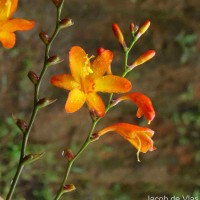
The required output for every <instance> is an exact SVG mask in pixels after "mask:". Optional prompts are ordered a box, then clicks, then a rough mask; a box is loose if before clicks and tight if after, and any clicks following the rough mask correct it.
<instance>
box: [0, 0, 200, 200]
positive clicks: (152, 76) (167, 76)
mask: <svg viewBox="0 0 200 200" xmlns="http://www.w3.org/2000/svg"><path fill="white" fill-rule="evenodd" d="M55 14H56V12H55V7H54V5H53V3H52V2H51V0H44V1H42V0H40V1H39V0H36V1H26V0H20V1H19V8H18V11H17V13H16V15H15V16H17V17H23V18H26V19H33V20H35V22H36V26H35V29H34V30H32V31H29V32H25V33H22V32H20V33H18V34H17V44H16V46H15V47H14V48H13V49H11V50H5V49H3V48H2V47H1V48H0V64H1V66H0V111H1V112H0V150H1V153H0V196H3V197H5V196H6V194H7V192H8V189H9V185H10V182H11V180H12V177H13V175H14V173H15V169H16V165H17V162H18V159H19V151H20V145H21V138H22V136H21V134H20V132H19V130H18V128H16V126H15V124H14V122H13V119H12V117H11V116H12V114H14V115H16V116H18V117H21V118H24V119H26V121H28V120H29V117H30V112H31V109H32V98H33V87H32V84H31V83H30V81H29V80H28V78H27V77H26V75H27V73H28V71H29V70H33V71H35V72H36V73H39V72H40V70H41V67H42V64H43V55H44V45H43V44H42V42H41V41H40V39H39V37H38V33H39V32H40V31H42V30H43V31H46V32H48V33H52V30H53V29H54V25H55ZM63 17H69V18H72V19H73V21H74V26H72V27H70V28H68V29H66V30H63V31H62V32H61V33H60V34H59V36H58V37H57V39H56V41H55V43H54V45H53V47H52V50H51V54H52V55H54V54H58V55H59V56H61V57H62V58H64V59H65V61H64V62H63V63H62V64H60V65H57V66H53V67H51V68H50V69H49V70H48V72H47V74H46V77H45V79H44V81H43V84H42V88H41V92H40V97H45V96H48V97H52V98H58V101H57V102H56V103H55V104H53V105H52V106H50V107H48V108H45V110H42V111H41V112H40V113H39V114H38V117H37V119H36V121H35V124H34V127H33V130H32V133H31V137H30V140H29V145H28V149H27V153H40V152H43V151H45V152H46V154H45V156H44V157H43V158H42V159H40V160H38V161H37V162H35V163H34V164H32V165H29V166H27V167H26V168H25V169H24V171H23V174H22V176H21V178H20V182H19V184H18V186H17V189H16V192H15V196H14V198H13V199H16V200H24V199H28V200H35V199H40V200H50V199H53V197H54V196H55V194H56V192H57V190H58V188H59V185H60V182H61V180H62V177H63V174H64V171H65V167H66V164H67V161H66V159H65V158H63V157H62V155H61V152H62V151H63V149H65V148H67V147H70V148H71V149H72V150H73V151H74V152H77V150H78V149H79V148H80V145H81V144H82V143H83V141H84V139H85V138H86V137H87V132H88V130H89V126H90V117H89V114H88V111H87V108H86V106H84V108H82V109H81V110H80V111H78V112H77V113H75V114H66V113H65V111H64V104H65V101H66V97H67V94H66V92H65V91H64V90H61V89H57V88H54V87H53V86H51V85H50V82H49V80H50V78H51V77H52V76H53V75H55V74H58V73H65V72H68V71H69V69H68V51H69V49H70V48H71V46H73V45H80V46H81V47H83V48H84V49H85V50H86V52H88V54H89V55H94V54H96V49H97V48H98V47H104V48H105V49H110V50H112V51H113V52H114V61H113V63H112V69H113V71H114V72H115V73H118V74H120V73H121V71H122V70H123V59H124V58H123V53H122V51H121V49H120V47H119V45H118V43H117V41H116V39H115V37H114V35H113V33H112V29H111V26H112V24H113V23H118V24H119V25H120V27H121V28H122V30H123V32H124V35H125V38H126V41H127V43H129V42H130V41H131V35H130V32H129V24H130V23H131V22H134V23H135V24H138V25H141V24H142V23H143V22H144V21H145V20H146V19H150V20H151V22H152V25H151V27H150V29H149V30H148V32H147V33H145V35H144V36H142V37H141V39H140V40H139V41H138V42H137V43H136V45H135V47H134V49H133V51H132V53H131V56H130V60H129V62H132V61H133V60H134V59H135V58H137V57H138V56H139V55H140V54H141V53H143V52H145V51H147V50H149V49H155V50H156V52H157V55H156V57H155V58H153V59H152V60H151V61H150V62H148V63H146V64H144V65H143V66H141V67H138V68H137V69H135V70H134V71H133V72H132V73H130V75H128V78H129V79H130V80H131V81H132V83H133V89H132V90H133V91H140V92H142V93H144V94H146V95H147V96H149V97H150V98H151V99H152V101H153V104H154V106H155V109H156V118H155V119H154V121H153V122H152V124H151V125H150V128H151V129H153V130H155V136H154V141H155V146H156V147H157V150H156V151H154V152H150V153H147V154H143V155H141V161H142V162H141V163H138V162H137V159H136V150H135V149H134V148H133V147H132V146H131V145H130V144H129V143H128V142H126V141H125V140H123V139H122V138H121V137H120V136H118V135H117V134H115V133H109V134H107V135H105V136H104V137H102V138H101V139H100V140H99V141H98V142H96V143H94V144H91V145H90V146H89V148H88V149H87V150H86V151H85V152H84V153H83V154H82V156H81V157H80V158H79V159H78V160H77V161H76V163H75V165H74V167H73V169H72V171H71V174H70V176H69V180H68V183H73V184H74V185H75V186H76V188H77V190H76V191H74V192H72V193H69V194H66V195H65V196H63V198H61V199H63V200H64V199H68V200H72V199H73V200H74V199H77V200H78V199H83V200H133V199H134V200H143V199H144V200H145V199H147V197H148V195H149V196H154V197H155V196H164V195H165V196H168V197H171V196H174V195H175V196H180V197H181V196H182V195H190V196H193V197H198V199H200V168H199V164H200V56H199V55H200V54H199V53H200V39H199V36H200V23H199V22H200V1H199V0H175V1H174V0H166V1H164V0H123V1H121V0H110V1H107V0H98V1H97V0H84V1H82V0H66V2H65V4H64V9H63ZM135 112H136V107H134V106H133V104H131V103H122V104H120V105H119V106H118V107H117V108H114V109H113V110H112V111H111V112H110V113H109V114H108V115H107V116H106V117H105V118H104V119H103V120H102V121H101V123H100V124H99V125H98V127H97V130H100V129H101V128H102V127H105V126H107V125H110V124H113V123H116V122H128V123H134V124H140V125H144V126H147V123H146V121H145V120H141V119H140V120H138V119H137V118H136V117H135Z"/></svg>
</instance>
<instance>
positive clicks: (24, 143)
mask: <svg viewBox="0 0 200 200" xmlns="http://www.w3.org/2000/svg"><path fill="white" fill-rule="evenodd" d="M63 3H64V0H62V1H61V4H60V6H58V7H57V17H56V27H55V30H54V32H53V34H52V36H51V38H50V40H49V42H48V44H46V46H45V54H44V64H43V68H42V71H41V73H40V76H39V80H38V82H37V83H36V85H35V90H34V100H33V110H32V114H31V117H30V121H29V124H28V127H27V129H26V131H25V132H24V133H23V140H22V147H21V153H20V159H19V163H18V167H17V171H16V173H15V176H14V178H13V180H12V183H11V186H10V190H9V193H8V195H7V197H6V200H11V199H12V196H13V193H14V190H15V187H16V185H17V183H18V180H19V177H20V175H21V173H22V170H23V167H24V158H25V156H26V147H27V143H28V138H29V135H30V132H31V129H32V126H33V123H34V121H35V117H36V115H37V112H38V110H39V107H38V104H37V103H38V100H39V91H40V85H41V82H42V79H43V77H44V75H45V72H46V70H47V68H48V58H49V51H50V49H51V45H52V43H53V41H54V39H55V38H56V36H57V34H58V33H59V31H60V27H59V22H60V15H61V11H62V7H63Z"/></svg>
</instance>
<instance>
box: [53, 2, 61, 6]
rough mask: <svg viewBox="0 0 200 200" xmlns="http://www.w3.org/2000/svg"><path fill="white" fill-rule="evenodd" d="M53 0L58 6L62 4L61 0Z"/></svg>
mask: <svg viewBox="0 0 200 200" xmlns="http://www.w3.org/2000/svg"><path fill="white" fill-rule="evenodd" d="M52 1H53V3H54V4H55V5H56V6H57V7H59V6H60V5H61V0H52Z"/></svg>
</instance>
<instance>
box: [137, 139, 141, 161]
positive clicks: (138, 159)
mask: <svg viewBox="0 0 200 200" xmlns="http://www.w3.org/2000/svg"><path fill="white" fill-rule="evenodd" d="M136 138H137V139H138V142H139V148H138V151H137V153H136V155H137V161H138V162H141V161H140V150H141V147H142V143H141V140H140V138H139V137H138V136H136Z"/></svg>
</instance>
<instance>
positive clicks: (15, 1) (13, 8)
mask: <svg viewBox="0 0 200 200" xmlns="http://www.w3.org/2000/svg"><path fill="white" fill-rule="evenodd" d="M10 1H11V2H12V3H11V7H10V13H9V18H10V17H12V16H13V14H14V13H15V11H16V9H17V5H18V0H10Z"/></svg>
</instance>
